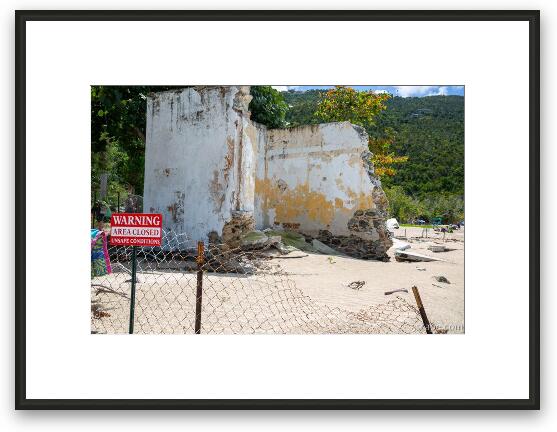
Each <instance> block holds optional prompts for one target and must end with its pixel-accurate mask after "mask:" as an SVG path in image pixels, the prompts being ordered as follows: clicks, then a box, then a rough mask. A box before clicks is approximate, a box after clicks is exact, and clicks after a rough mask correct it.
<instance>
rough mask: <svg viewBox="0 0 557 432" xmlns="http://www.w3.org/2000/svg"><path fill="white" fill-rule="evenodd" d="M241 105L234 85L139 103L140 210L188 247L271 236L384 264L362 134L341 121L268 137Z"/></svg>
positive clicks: (380, 205) (379, 215) (378, 193)
mask: <svg viewBox="0 0 557 432" xmlns="http://www.w3.org/2000/svg"><path fill="white" fill-rule="evenodd" d="M250 100H251V96H250V95H249V87H240V86H230V87H192V88H187V89H181V90H177V91H168V92H162V93H157V94H154V95H152V96H150V97H149V98H148V101H147V136H146V153H145V188H144V205H143V208H144V211H146V212H157V213H162V214H163V225H164V228H165V229H166V230H169V231H173V232H174V233H176V234H185V235H186V236H187V238H188V239H189V240H191V241H197V240H203V241H211V242H225V243H227V244H229V245H231V246H235V245H238V244H239V243H240V239H241V236H242V234H243V233H245V232H246V231H250V230H253V229H254V228H255V227H256V226H257V228H259V229H263V228H267V227H273V228H277V227H279V228H284V229H287V230H294V231H298V232H301V233H303V234H306V235H310V236H313V237H316V238H319V239H320V240H321V241H323V242H325V243H326V244H329V245H331V246H333V247H335V248H337V249H339V250H342V251H344V252H346V253H348V254H350V255H352V256H358V257H363V258H383V257H384V256H385V253H386V250H387V249H388V248H389V247H390V245H391V242H390V238H389V234H388V231H387V230H386V228H385V223H384V219H385V217H386V206H387V201H386V198H385V195H384V193H383V191H382V189H381V187H380V183H379V181H378V180H377V178H376V177H375V176H374V175H373V167H372V166H371V164H370V162H369V158H370V154H369V152H368V150H367V134H366V133H365V131H364V130H363V129H362V128H360V127H357V126H354V125H352V124H350V123H348V122H343V123H327V124H320V125H313V126H303V127H298V128H292V129H272V130H267V129H266V128H265V127H264V126H261V125H258V124H257V123H254V122H252V121H251V120H250V119H249V112H248V105H249V102H250ZM165 246H167V247H175V246H176V245H165Z"/></svg>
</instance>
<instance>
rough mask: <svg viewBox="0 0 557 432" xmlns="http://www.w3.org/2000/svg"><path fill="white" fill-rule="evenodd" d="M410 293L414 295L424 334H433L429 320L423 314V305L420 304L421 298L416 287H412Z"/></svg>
mask: <svg viewBox="0 0 557 432" xmlns="http://www.w3.org/2000/svg"><path fill="white" fill-rule="evenodd" d="M412 292H413V293H414V298H415V299H416V304H417V305H418V310H419V311H420V315H421V316H422V321H423V322H424V327H425V332H426V333H427V334H433V332H432V331H431V325H430V324H429V320H428V319H427V315H426V313H425V309H424V304H423V303H422V298H421V297H420V293H419V292H418V287H416V286H415V285H414V286H413V287H412Z"/></svg>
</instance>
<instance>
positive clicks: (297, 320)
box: [91, 228, 464, 334]
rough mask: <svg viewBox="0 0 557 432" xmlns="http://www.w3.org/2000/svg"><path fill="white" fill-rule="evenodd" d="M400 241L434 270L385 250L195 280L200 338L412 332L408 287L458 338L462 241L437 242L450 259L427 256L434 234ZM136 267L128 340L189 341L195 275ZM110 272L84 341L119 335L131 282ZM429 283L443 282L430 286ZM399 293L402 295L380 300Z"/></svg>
mask: <svg viewBox="0 0 557 432" xmlns="http://www.w3.org/2000/svg"><path fill="white" fill-rule="evenodd" d="M405 233H406V235H407V236H408V240H407V241H408V242H409V243H410V244H411V249H410V250H411V251H415V252H418V253H421V254H424V255H430V256H433V257H436V258H441V259H443V260H444V261H442V262H420V263H406V262H397V261H395V259H394V249H391V250H390V251H389V255H390V256H391V257H392V258H391V261H390V262H377V261H364V260H359V259H354V258H350V257H344V256H330V255H321V254H306V253H304V252H299V251H298V252H293V253H291V254H288V255H285V256H274V257H273V258H272V259H270V260H268V261H264V262H263V265H264V267H265V270H264V271H258V272H257V273H256V274H254V275H238V274H218V273H212V272H208V273H204V282H203V310H202V316H203V319H202V333H235V334H238V333H392V332H394V333H414V332H421V331H422V330H423V328H422V325H421V321H420V320H419V319H418V318H417V317H416V313H415V311H412V310H410V311H409V310H408V307H407V305H408V304H410V305H415V301H414V297H413V295H412V291H411V287H412V286H413V285H416V286H417V287H418V289H419V290H420V294H421V297H422V301H423V303H424V306H425V309H426V313H427V314H428V317H429V318H430V320H431V321H432V322H433V323H434V324H436V325H438V326H441V327H442V328H448V329H449V332H450V333H462V332H463V331H464V240H463V239H464V232H463V231H460V232H456V233H454V234H450V235H447V236H446V239H445V241H444V244H445V245H446V246H447V247H448V248H451V249H454V250H452V251H450V252H441V253H434V252H431V251H429V250H427V247H428V246H429V245H431V244H433V243H434V242H443V240H442V235H438V234H435V233H434V232H432V231H431V230H429V231H428V237H429V238H422V237H420V236H423V235H424V232H423V230H422V229H420V228H407V229H406V231H405V230H404V228H403V229H399V230H398V231H397V232H396V235H397V236H404V235H405ZM432 235H433V236H434V238H431V236H432ZM296 257H297V258H296ZM164 264H167V263H164ZM177 264H178V265H180V263H177ZM139 267H140V268H142V271H141V272H140V275H139V283H138V284H137V293H136V309H135V329H134V332H136V333H191V332H193V323H194V320H195V292H196V274H195V272H192V271H190V272H185V271H183V270H180V269H167V270H162V269H161V268H160V267H157V266H156V265H154V264H153V263H147V262H143V263H142V262H140V263H139ZM114 268H115V270H116V271H115V272H114V273H113V274H111V275H108V276H103V277H100V278H95V279H93V280H92V286H91V295H92V305H94V307H97V306H100V308H99V309H98V311H100V312H101V316H98V319H93V320H92V330H93V331H94V332H99V333H125V332H127V330H128V323H129V299H130V291H131V290H130V286H131V284H130V280H131V278H130V275H129V273H128V272H126V271H125V270H124V269H123V267H122V266H120V265H118V264H116V265H114ZM418 268H422V269H425V270H423V271H420V270H418ZM436 275H442V276H445V277H446V278H447V279H448V280H449V281H450V282H451V283H450V284H445V283H440V282H437V281H436V280H435V279H433V276H436ZM354 281H363V282H365V284H364V285H363V286H362V287H361V288H360V289H358V290H355V289H352V288H350V287H349V286H348V284H349V283H350V282H354ZM435 285H437V286H435ZM400 288H406V289H407V290H408V293H405V292H397V293H395V294H392V295H385V291H390V290H395V289H400ZM398 298H400V300H399V299H398ZM103 314H104V316H103Z"/></svg>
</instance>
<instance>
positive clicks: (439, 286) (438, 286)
mask: <svg viewBox="0 0 557 432" xmlns="http://www.w3.org/2000/svg"><path fill="white" fill-rule="evenodd" d="M431 285H433V286H434V287H437V288H443V287H442V286H441V285H436V284H434V283H432V284H431Z"/></svg>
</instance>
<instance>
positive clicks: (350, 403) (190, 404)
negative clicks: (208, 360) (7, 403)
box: [15, 10, 540, 410]
mask: <svg viewBox="0 0 557 432" xmlns="http://www.w3.org/2000/svg"><path fill="white" fill-rule="evenodd" d="M116 20H117V21H155V20H156V21H208V20H211V21H236V20H243V21H286V20H288V21H527V22H528V23H529V50H530V51H529V77H530V83H529V161H530V163H529V179H528V180H529V195H530V200H529V221H530V231H529V271H530V274H529V318H528V325H529V398H528V399H313V400H308V399H290V400H288V399H256V400H254V399H52V400H46V399H29V398H27V395H26V366H25V365H26V310H25V305H26V291H25V289H26V280H25V279H26V249H25V244H26V225H25V224H26V222H25V215H26V208H25V202H26V166H25V161H26V147H25V146H26V135H25V130H26V104H25V100H26V82H25V76H26V33H25V32H26V23H27V22H28V21H116ZM15 22H16V26H15V134H16V135H15V168H16V175H15V308H16V314H15V408H16V409H41V410H48V409H156V410H160V409H165V410H166V409H295V410H300V409H318V410H330V409H342V410H345V409H346V410H353V409H388V410H391V409H428V410H429V409H443V410H446V409H539V407H540V228H539V227H540V12H539V11H537V10H524V11H518V10H513V11H503V10H491V11H488V10H483V11H469V10H458V11H457V10H451V11H425V10H424V11H418V10H415V11H369V10H359V11H356V10H351V11H340V10H327V11H307V10H306V11H286V10H281V11H255V10H253V11H186V10H182V11H169V10H165V11H146V10H142V11H122V10H120V11H118V10H113V11H97V10H95V11H93V10H91V11H69V10H67V11H48V10H22V11H16V12H15Z"/></svg>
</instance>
